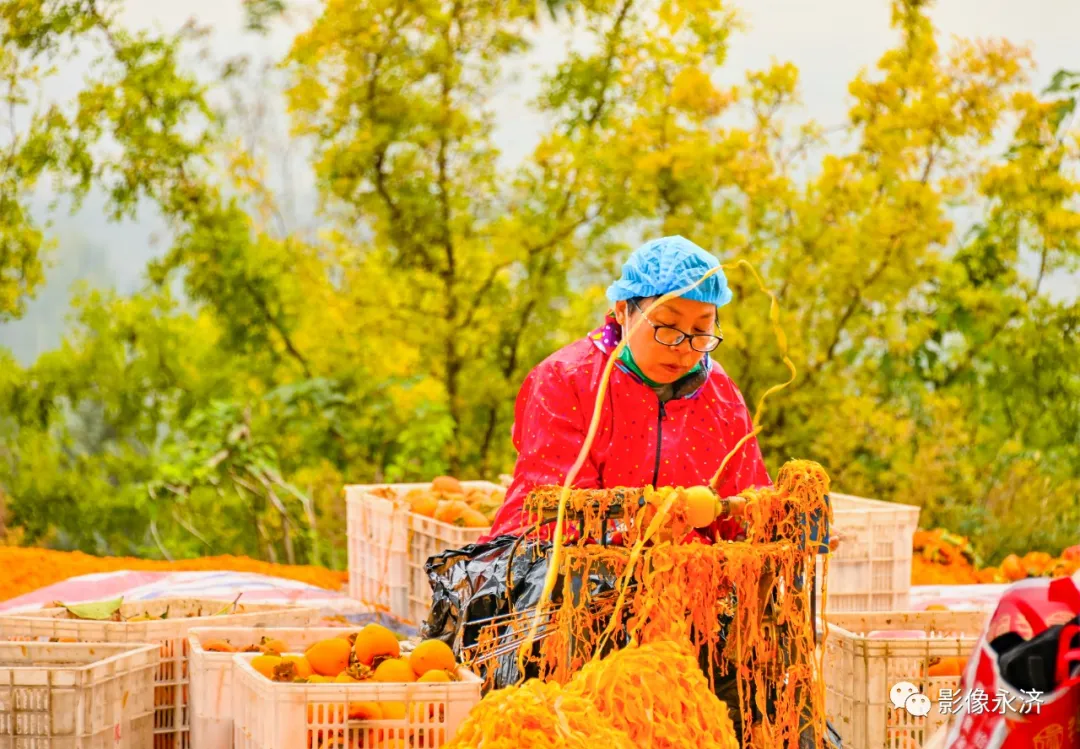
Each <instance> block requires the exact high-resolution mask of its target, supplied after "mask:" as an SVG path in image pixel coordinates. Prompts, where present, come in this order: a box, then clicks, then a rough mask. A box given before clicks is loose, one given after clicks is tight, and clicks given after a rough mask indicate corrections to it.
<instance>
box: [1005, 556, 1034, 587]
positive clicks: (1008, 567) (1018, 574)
mask: <svg viewBox="0 0 1080 749" xmlns="http://www.w3.org/2000/svg"><path fill="white" fill-rule="evenodd" d="M1001 573H1002V574H1003V575H1005V579H1006V580H1009V581H1010V582H1016V581H1017V580H1023V579H1024V578H1025V577H1027V576H1028V575H1027V569H1026V568H1025V567H1024V563H1023V561H1021V559H1020V557H1018V556H1016V554H1010V555H1009V556H1007V557H1005V559H1003V560H1002V561H1001Z"/></svg>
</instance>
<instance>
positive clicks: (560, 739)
mask: <svg viewBox="0 0 1080 749" xmlns="http://www.w3.org/2000/svg"><path fill="white" fill-rule="evenodd" d="M693 650H694V648H693V646H692V645H691V644H690V643H689V642H685V641H683V642H675V641H670V640H668V641H658V642H655V643H651V644H648V645H636V644H632V645H629V646H628V647H626V648H623V649H622V650H617V651H615V652H614V653H612V654H611V655H608V656H607V657H605V658H603V659H599V660H594V661H592V662H590V663H589V664H588V665H586V666H585V667H584V668H583V669H582V670H581V671H580V672H578V673H577V674H576V675H575V676H574V677H573V678H572V679H570V681H569V682H568V683H567V684H565V685H560V684H559V683H558V682H555V681H548V682H542V681H540V680H538V679H531V680H529V681H527V682H525V683H524V684H523V685H521V686H511V687H508V688H506V689H499V690H495V691H493V692H491V693H489V694H488V695H487V696H486V697H485V698H484V699H483V700H482V701H481V702H480V704H479V705H477V706H476V707H475V708H473V710H472V711H471V712H470V713H469V716H468V717H467V718H466V719H465V722H464V723H463V724H462V725H461V727H460V728H459V729H458V732H457V734H456V736H455V737H454V740H453V741H451V742H450V743H449V744H448V745H447V747H446V749H475V748H476V747H484V749H518V747H526V746H527V747H536V748H537V749H570V748H571V747H575V748H576V747H580V748H581V749H591V748H592V747H595V746H603V747H608V748H610V749H628V748H629V747H653V748H654V749H682V748H683V747H691V746H692V747H700V748H701V749H739V745H738V742H737V741H736V738H735V730H734V726H733V725H732V722H731V718H730V716H729V715H728V710H727V705H726V704H724V703H723V702H722V701H721V700H720V699H718V698H717V697H716V695H715V694H713V692H712V690H711V689H710V687H709V683H708V681H707V680H706V679H705V676H704V674H702V672H701V668H700V667H699V666H698V663H697V659H696V658H695V657H694V655H693Z"/></svg>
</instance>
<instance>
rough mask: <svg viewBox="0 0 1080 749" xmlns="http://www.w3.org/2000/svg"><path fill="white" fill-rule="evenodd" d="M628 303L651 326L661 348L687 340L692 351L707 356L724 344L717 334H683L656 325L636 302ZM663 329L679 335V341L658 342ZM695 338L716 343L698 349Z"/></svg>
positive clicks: (670, 328) (680, 331)
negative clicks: (709, 346)
mask: <svg viewBox="0 0 1080 749" xmlns="http://www.w3.org/2000/svg"><path fill="white" fill-rule="evenodd" d="M629 301H630V304H632V305H634V309H636V310H637V311H638V312H640V313H641V316H642V317H644V318H645V322H647V323H649V325H651V326H652V329H653V340H655V341H656V342H657V343H659V344H660V345H661V346H670V347H672V348H674V347H675V346H681V345H682V342H683V341H686V340H689V341H690V348H692V349H693V350H694V351H697V352H698V353H701V354H708V353H710V352H712V351H716V349H717V348H718V347H719V346H720V344H721V343H723V342H724V336H723V335H719V333H718V334H717V335H710V334H708V333H686V332H684V331H682V330H679V329H678V328H676V327H675V326H674V325H657V324H656V323H654V322H653V321H652V320H650V319H649V316H648V315H646V314H645V310H643V309H641V307H640V306H639V305H638V303H637V300H635V299H631V300H629ZM664 328H666V329H668V330H674V331H675V332H676V333H678V334H679V336H680V337H679V339H678V340H677V341H675V342H674V343H667V342H665V341H661V340H660V331H661V330H662V329H664ZM695 338H708V339H709V340H710V341H716V343H714V344H713V345H712V348H698V347H697V346H695V345H694V339H695Z"/></svg>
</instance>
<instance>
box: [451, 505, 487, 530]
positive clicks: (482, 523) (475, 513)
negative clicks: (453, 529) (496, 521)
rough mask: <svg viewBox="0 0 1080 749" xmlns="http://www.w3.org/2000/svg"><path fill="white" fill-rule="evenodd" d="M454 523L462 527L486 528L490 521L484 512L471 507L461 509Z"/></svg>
mask: <svg viewBox="0 0 1080 749" xmlns="http://www.w3.org/2000/svg"><path fill="white" fill-rule="evenodd" d="M454 524H455V525H460V526H462V527H464V528H488V527H490V526H491V522H490V521H489V520H488V518H487V516H486V515H485V514H484V513H482V512H480V511H479V510H474V509H473V508H471V507H466V508H465V509H464V510H462V512H461V517H459V518H458V519H457V520H456V521H454Z"/></svg>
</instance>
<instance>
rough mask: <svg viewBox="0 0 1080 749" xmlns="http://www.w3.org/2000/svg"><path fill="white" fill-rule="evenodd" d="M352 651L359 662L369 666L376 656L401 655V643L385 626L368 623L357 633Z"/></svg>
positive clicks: (389, 656)
mask: <svg viewBox="0 0 1080 749" xmlns="http://www.w3.org/2000/svg"><path fill="white" fill-rule="evenodd" d="M353 653H354V654H355V655H356V660H358V661H360V663H362V664H364V665H365V666H371V665H372V664H373V663H374V662H375V659H376V658H397V657H398V656H399V655H401V644H400V643H399V642H398V639H397V637H396V636H395V635H394V633H393V632H391V631H390V630H388V629H387V628H386V627H384V626H382V625H381V624H368V625H367V626H365V627H364V628H363V629H362V630H360V631H359V632H358V633H357V635H356V642H355V643H353Z"/></svg>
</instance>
